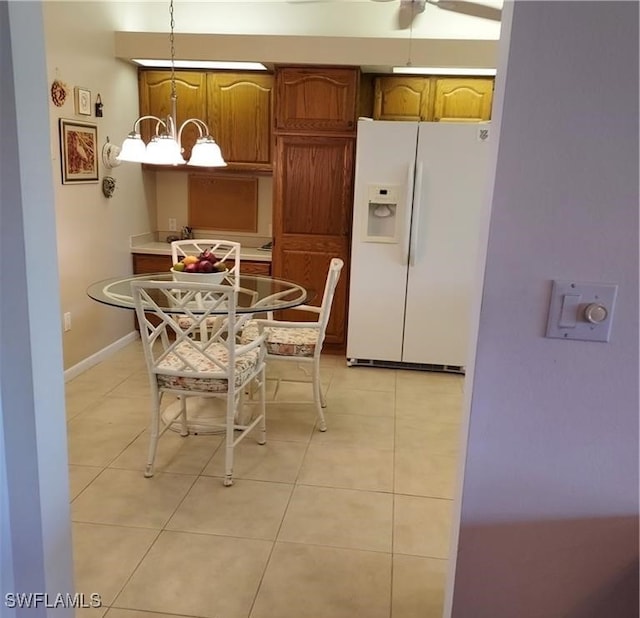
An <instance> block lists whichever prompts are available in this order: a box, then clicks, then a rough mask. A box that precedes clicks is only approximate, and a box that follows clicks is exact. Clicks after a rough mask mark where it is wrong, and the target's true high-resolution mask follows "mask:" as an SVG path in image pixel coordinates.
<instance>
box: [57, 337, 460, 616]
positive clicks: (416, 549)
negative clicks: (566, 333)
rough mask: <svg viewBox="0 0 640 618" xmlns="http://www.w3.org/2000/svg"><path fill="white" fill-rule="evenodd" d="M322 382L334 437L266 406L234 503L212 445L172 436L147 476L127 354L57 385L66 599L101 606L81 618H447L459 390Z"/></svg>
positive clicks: (366, 373) (335, 366)
mask: <svg viewBox="0 0 640 618" xmlns="http://www.w3.org/2000/svg"><path fill="white" fill-rule="evenodd" d="M292 371H295V369H294V368H293V366H291V365H283V367H275V368H273V369H272V370H271V374H272V375H274V376H277V375H288V374H290V373H291V372H292ZM322 379H323V382H324V383H325V388H327V401H328V406H327V409H326V417H327V423H328V431H327V432H326V433H320V432H319V431H317V428H316V423H315V415H314V411H313V408H312V407H311V406H310V405H307V404H288V403H274V404H270V405H269V407H268V419H267V423H268V425H267V440H268V441H267V444H266V445H265V446H259V445H257V444H256V443H255V441H254V439H253V437H252V436H249V437H248V438H247V439H246V440H245V441H244V442H242V443H241V444H240V446H238V447H237V449H236V466H235V470H234V479H235V483H234V485H233V486H232V487H230V488H225V487H223V485H222V478H221V477H222V462H223V452H222V449H220V448H219V447H220V444H221V442H222V438H221V437H220V436H217V435H208V436H206V435H197V436H189V437H188V438H181V437H180V436H179V435H178V434H176V433H173V432H168V433H167V434H165V436H164V437H163V439H162V440H161V442H160V445H159V453H158V459H157V463H156V474H155V476H154V477H153V478H152V479H145V478H144V477H143V475H142V471H143V469H144V463H145V458H146V448H147V434H146V430H145V427H146V425H147V417H148V414H149V394H148V385H147V376H146V373H145V369H144V359H143V356H142V350H141V347H140V344H139V343H138V342H135V343H133V344H130V345H129V346H127V347H126V348H124V349H122V350H120V351H119V352H117V353H116V354H115V355H114V356H112V357H111V358H109V359H108V360H106V361H104V362H102V363H100V364H99V365H96V366H95V367H92V368H91V369H89V370H88V371H86V372H85V373H83V374H82V375H80V376H78V377H77V378H75V379H74V380H72V381H70V382H69V383H67V388H66V391H67V418H68V441H69V463H70V465H69V470H70V481H71V498H72V504H71V512H72V520H73V544H74V548H73V549H74V560H75V576H76V587H77V590H78V591H81V592H85V593H86V594H87V595H88V594H90V593H95V592H97V593H99V594H100V595H101V598H102V602H103V607H102V608H99V609H85V610H79V612H80V614H81V615H87V616H90V617H91V618H100V617H101V616H106V618H160V615H172V616H173V617H174V618H176V616H177V617H178V618H180V617H186V616H190V617H191V616H197V617H203V618H289V617H291V618H305V617H309V618H352V617H356V616H361V617H365V618H378V617H380V618H417V617H420V618H440V616H441V611H442V602H443V587H444V581H445V576H446V569H447V558H448V555H449V537H450V517H451V508H452V497H453V493H454V486H455V477H456V467H457V456H458V450H459V449H458V445H459V443H460V436H459V432H460V414H461V402H462V386H463V381H464V378H462V377H461V376H456V375H451V374H437V373H423V372H414V371H395V370H389V369H373V368H362V367H354V368H348V367H346V364H345V360H344V358H340V357H333V356H327V357H326V358H325V359H323V370H322ZM309 392H310V391H309V390H308V387H306V386H302V385H299V384H288V385H284V384H283V385H282V386H281V388H280V391H279V393H278V399H281V400H291V399H295V398H296V397H298V398H299V397H301V396H302V397H305V398H306V397H307V394H308V393H309Z"/></svg>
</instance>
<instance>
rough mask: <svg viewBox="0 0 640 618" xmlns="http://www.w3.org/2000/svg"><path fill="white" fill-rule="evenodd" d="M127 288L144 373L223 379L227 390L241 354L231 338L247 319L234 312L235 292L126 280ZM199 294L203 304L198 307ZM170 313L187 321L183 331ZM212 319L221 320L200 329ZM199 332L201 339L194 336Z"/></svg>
mask: <svg viewBox="0 0 640 618" xmlns="http://www.w3.org/2000/svg"><path fill="white" fill-rule="evenodd" d="M131 289H132V292H133V300H134V304H135V308H136V314H137V317H138V322H139V323H140V337H141V339H142V345H143V349H144V354H145V358H146V361H147V368H148V370H149V372H150V373H151V374H159V373H161V374H163V375H173V376H177V377H183V378H213V379H228V380H230V381H229V389H230V391H231V389H232V383H233V381H234V378H233V376H234V370H235V366H236V365H235V363H236V360H237V358H238V354H242V353H243V351H244V350H243V348H238V346H237V345H236V338H237V336H238V335H239V333H240V332H241V330H242V328H243V327H244V325H245V322H246V321H247V320H248V319H249V318H250V316H249V315H237V314H236V294H237V292H236V291H235V289H234V288H233V287H232V286H229V285H208V284H202V283H191V282H182V281H132V283H131ZM204 296H206V298H207V299H208V300H207V302H206V303H204V304H203V303H202V300H201V299H202V298H203V297H204ZM167 307H171V310H168V309H167ZM175 311H179V312H180V313H181V314H182V315H185V316H187V317H189V318H190V320H191V324H190V326H189V327H188V328H181V327H180V326H179V325H178V324H177V321H176V320H175V315H176V314H175ZM151 316H155V319H152V318H151ZM213 316H217V317H220V318H222V319H218V320H217V321H216V327H215V329H209V330H208V331H207V329H206V328H204V325H206V324H207V320H208V319H209V318H211V317H213ZM158 322H159V323H158ZM202 332H207V336H206V337H201V336H199V335H200V334H201V333H202ZM245 348H246V346H245ZM221 350H222V351H223V353H221ZM161 363H162V366H160V364H161Z"/></svg>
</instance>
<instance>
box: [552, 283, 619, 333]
mask: <svg viewBox="0 0 640 618" xmlns="http://www.w3.org/2000/svg"><path fill="white" fill-rule="evenodd" d="M617 292H618V286H617V285H615V284H609V283H604V284H603V283H579V282H577V281H554V282H553V288H552V291H551V303H550V304H549V317H548V320H547V335H546V336H547V337H551V338H554V339H579V340H582V341H609V337H610V334H611V324H612V321H613V309H614V305H615V301H616V294H617Z"/></svg>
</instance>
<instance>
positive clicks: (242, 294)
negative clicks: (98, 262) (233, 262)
mask: <svg viewBox="0 0 640 618" xmlns="http://www.w3.org/2000/svg"><path fill="white" fill-rule="evenodd" d="M197 276H198V275H194V277H197ZM132 281H173V275H172V274H171V273H170V272H160V273H151V274H144V275H129V276H125V277H113V278H111V279H105V280H103V281H97V282H96V283H93V284H91V285H90V286H89V287H88V288H87V295H88V296H89V297H90V298H92V299H93V300H95V301H98V302H99V303H103V304H105V305H111V306H112V307H120V308H122V309H131V310H135V305H134V303H133V294H132V291H131V282H132ZM194 281H197V279H194ZM222 285H235V286H236V287H237V290H238V294H237V299H236V313H262V312H267V311H277V310H279V309H290V308H291V307H296V306H298V305H302V304H303V303H305V302H307V301H308V300H309V299H310V298H311V296H312V295H313V294H312V293H310V292H309V291H308V290H306V289H305V288H303V287H302V286H301V285H298V284H297V283H293V282H292V281H286V280H285V279H277V278H275V277H267V276H265V275H243V274H240V276H239V278H236V277H235V276H232V275H229V276H228V277H227V278H226V279H225V280H224V281H223V282H222ZM154 301H157V302H158V304H159V306H160V307H161V308H162V309H163V310H164V311H166V312H167V313H180V312H181V309H180V308H179V307H176V306H173V305H169V304H168V303H167V300H166V298H165V297H163V296H162V295H158V297H157V298H154ZM194 311H195V312H196V313H197V309H195V310H194ZM223 311H224V308H221V313H222V312H223Z"/></svg>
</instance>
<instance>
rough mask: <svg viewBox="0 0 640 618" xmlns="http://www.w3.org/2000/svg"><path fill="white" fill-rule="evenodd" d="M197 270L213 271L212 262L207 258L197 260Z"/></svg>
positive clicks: (201, 271) (202, 271) (203, 271)
mask: <svg viewBox="0 0 640 618" xmlns="http://www.w3.org/2000/svg"><path fill="white" fill-rule="evenodd" d="M198 272H200V273H210V272H213V264H212V263H211V262H210V261H209V260H200V261H199V262H198Z"/></svg>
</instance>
